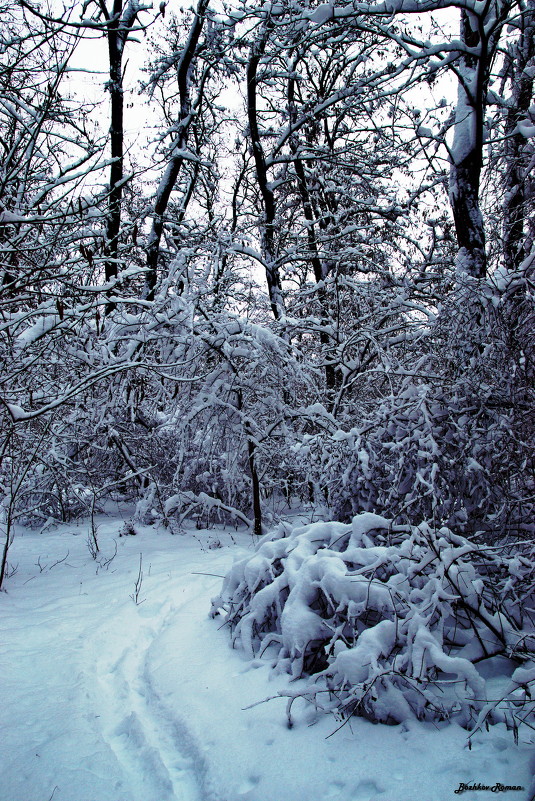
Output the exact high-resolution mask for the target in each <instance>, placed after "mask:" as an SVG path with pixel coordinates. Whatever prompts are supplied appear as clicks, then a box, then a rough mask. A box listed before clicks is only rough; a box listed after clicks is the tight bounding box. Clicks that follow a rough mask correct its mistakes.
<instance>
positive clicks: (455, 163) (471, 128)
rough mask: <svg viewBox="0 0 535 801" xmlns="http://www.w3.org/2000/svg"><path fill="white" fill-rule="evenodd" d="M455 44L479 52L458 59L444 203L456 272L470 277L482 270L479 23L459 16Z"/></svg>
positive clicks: (484, 57) (483, 77)
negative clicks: (454, 237)
mask: <svg viewBox="0 0 535 801" xmlns="http://www.w3.org/2000/svg"><path fill="white" fill-rule="evenodd" d="M461 41H462V42H463V43H464V44H465V45H467V46H468V47H471V48H476V47H477V48H479V49H480V53H479V56H478V57H476V56H473V55H471V54H467V53H464V54H463V55H462V56H461V58H460V71H459V91H458V101H457V109H456V118H455V132H454V141H453V151H452V160H451V167H450V201H451V207H452V212H453V219H454V222H455V231H456V233H457V243H458V245H459V250H460V253H459V269H460V271H461V272H464V273H466V274H467V275H470V276H472V277H473V278H483V277H484V276H485V274H486V270H487V257H486V252H485V229H484V226H483V216H482V214H481V209H480V203H479V190H480V181H481V168H482V166H483V130H484V128H483V126H484V121H485V104H486V101H485V94H486V88H487V81H488V69H489V63H488V54H487V52H486V50H487V48H486V43H485V41H484V40H483V37H482V35H481V31H480V29H479V20H478V18H476V17H475V15H471V16H469V15H468V13H467V12H466V11H465V10H464V9H463V10H462V11H461Z"/></svg>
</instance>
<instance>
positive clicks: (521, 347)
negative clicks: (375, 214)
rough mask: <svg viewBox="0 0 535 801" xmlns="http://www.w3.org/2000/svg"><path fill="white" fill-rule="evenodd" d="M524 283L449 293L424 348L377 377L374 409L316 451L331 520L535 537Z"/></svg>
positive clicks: (530, 308) (529, 313)
mask: <svg viewBox="0 0 535 801" xmlns="http://www.w3.org/2000/svg"><path fill="white" fill-rule="evenodd" d="M524 284H525V282H524V283H522V281H521V280H520V277H518V280H517V281H516V282H515V281H513V279H512V278H511V279H510V280H509V283H508V284H507V285H506V286H504V287H502V286H500V287H498V286H495V285H493V284H492V282H490V281H489V282H486V283H485V284H481V285H479V284H478V285H477V286H472V285H471V284H469V285H468V286H466V287H463V288H462V290H459V291H458V292H457V293H454V294H453V296H452V297H451V298H449V299H448V300H447V301H444V303H443V305H442V309H441V314H440V315H438V317H437V320H436V321H435V324H434V326H433V327H432V331H431V336H429V337H427V344H426V350H427V352H420V353H413V354H412V355H410V356H409V358H408V360H407V361H406V363H405V364H400V365H398V367H397V369H396V370H395V371H394V370H392V373H393V374H391V375H389V374H388V372H387V371H386V370H385V388H384V391H383V394H382V395H380V396H379V397H377V398H376V400H375V403H374V404H373V405H372V406H371V407H369V408H367V409H363V410H362V413H361V414H360V415H359V416H358V415H357V411H358V409H357V408H354V409H352V410H351V412H350V414H348V417H347V423H346V422H343V423H342V425H340V429H339V431H338V432H336V433H335V435H334V437H332V438H331V442H328V443H324V442H321V443H319V444H318V445H317V446H316V450H317V456H316V461H317V462H318V465H319V467H318V471H317V472H318V473H320V472H321V474H323V475H324V476H327V491H328V496H329V503H330V506H331V509H332V513H333V516H334V517H335V518H336V519H339V520H345V521H347V520H350V519H351V517H352V515H354V514H357V513H358V512H360V511H362V510H364V511H370V512H380V511H381V510H383V509H389V510H391V514H392V515H393V516H395V520H396V522H399V523H405V522H411V521H413V520H433V521H435V524H438V525H447V526H449V527H450V528H452V529H454V530H455V531H459V532H463V533H465V534H466V535H467V536H474V535H476V534H477V533H480V532H484V533H486V534H488V535H491V536H492V537H493V538H495V539H497V540H499V538H500V537H502V536H503V535H504V534H505V533H507V534H511V535H512V536H514V537H521V538H523V537H525V536H527V535H531V534H532V533H533V515H534V511H535V507H534V494H533V489H534V485H533V475H534V462H533V444H532V443H533V438H534V436H535V416H534V413H533V410H534V408H535V405H534V401H535V398H534V394H533V376H534V372H533V370H534V368H533V364H534V358H535V351H534V340H533V335H532V330H533V320H534V312H535V307H534V305H533V297H534V296H533V293H532V290H530V289H529V286H528V285H524ZM530 292H531V294H530ZM424 340H425V338H424ZM394 373H397V375H395V374H394ZM387 379H388V383H387ZM356 420H358V423H357V424H356V422H355V421H356Z"/></svg>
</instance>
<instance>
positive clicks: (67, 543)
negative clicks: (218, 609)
mask: <svg viewBox="0 0 535 801" xmlns="http://www.w3.org/2000/svg"><path fill="white" fill-rule="evenodd" d="M98 523H99V524H100V528H99V542H100V544H101V549H102V557H105V556H106V555H108V556H109V555H111V554H113V551H114V547H115V542H117V546H118V548H117V556H116V557H115V559H114V560H113V561H112V562H111V563H110V564H109V566H108V567H107V569H106V567H105V566H102V567H99V565H98V563H97V562H95V561H94V560H93V559H92V558H91V556H90V554H89V551H88V548H87V545H86V540H87V532H88V525H87V524H79V525H76V524H73V525H64V526H61V527H57V528H55V529H53V530H49V531H48V532H45V533H42V534H39V533H37V532H31V531H28V530H23V531H20V532H19V533H18V535H17V537H16V539H15V542H14V544H13V546H12V549H11V551H10V557H9V561H10V563H11V564H17V563H18V570H17V572H16V573H15V574H14V575H13V576H12V577H11V578H9V579H8V580H7V581H6V589H7V592H5V593H2V594H1V595H0V607H1V609H0V629H1V657H0V660H1V661H0V727H1V735H0V737H1V739H0V801H49V800H50V799H53V801H329V800H330V799H332V800H335V801H336V800H338V801H375V800H376V799H377V800H378V801H413V800H414V799H422V801H448V799H455V798H459V797H462V798H463V799H464V800H465V801H475V800H476V799H477V801H487V799H490V798H491V797H492V798H496V797H498V798H501V799H507V800H508V801H509V799H515V801H526V799H527V798H528V796H529V795H530V794H529V792H528V788H529V786H530V782H531V774H532V772H533V763H532V757H533V754H532V753H531V751H532V747H530V746H529V745H528V744H526V743H523V742H522V737H521V739H520V743H519V745H518V746H515V745H514V743H513V738H512V736H511V735H510V734H509V733H507V732H506V731H505V730H504V729H503V728H502V727H501V726H496V727H494V728H493V729H492V730H491V732H490V733H488V734H485V735H483V734H481V735H479V736H478V737H476V738H475V741H474V745H473V747H472V750H471V751H469V750H468V749H467V748H466V732H465V731H463V730H462V729H461V728H459V727H458V726H456V725H448V726H445V727H442V728H436V727H433V726H431V725H428V724H425V725H424V724H411V725H407V726H406V725H404V726H382V725H373V724H372V723H369V722H367V721H364V720H360V719H353V720H351V721H350V722H349V723H347V724H346V725H345V726H343V727H342V728H340V729H339V730H337V731H336V732H335V733H333V732H334V731H335V729H336V726H337V724H336V721H335V720H334V719H333V718H327V717H322V718H320V719H316V717H315V715H314V711H313V710H312V708H311V707H307V706H306V705H305V704H304V703H302V702H301V701H298V702H296V703H295V704H294V707H293V709H292V714H293V717H294V720H295V726H294V728H293V729H291V730H290V729H288V728H287V726H286V716H285V706H286V700H285V699H283V698H275V700H272V701H269V702H267V703H262V704H256V702H258V701H261V700H262V699H264V698H267V697H270V696H276V695H277V692H278V691H279V690H284V689H288V688H289V687H290V688H292V687H295V684H290V683H289V679H288V677H287V676H284V675H278V676H273V675H272V674H271V672H270V668H269V664H268V662H266V661H262V660H255V661H254V662H252V663H251V662H249V661H247V660H246V659H245V658H244V657H243V655H242V654H240V653H239V652H237V651H233V650H231V649H230V647H229V638H228V633H227V631H225V629H222V628H221V627H220V622H218V620H217V619H216V620H211V619H210V618H209V616H208V612H209V608H210V599H211V597H212V596H214V595H216V594H217V592H218V591H219V588H220V585H221V580H220V579H219V578H218V577H217V576H218V575H219V576H222V575H223V574H224V573H225V572H226V571H227V570H228V568H229V567H230V565H231V564H232V561H233V558H234V557H235V556H236V555H238V554H243V552H244V549H246V548H251V547H252V545H251V543H250V537H249V536H248V535H246V534H244V533H239V534H236V533H235V532H223V531H202V532H198V531H194V530H192V531H191V532H190V533H189V534H187V535H185V536H172V535H171V534H170V533H169V532H167V531H164V530H157V529H155V528H151V527H143V526H138V527H137V531H138V534H137V535H136V536H127V537H121V538H119V537H118V534H119V531H120V529H121V526H122V521H121V520H119V519H111V518H101V519H99V520H98ZM140 554H142V555H143V556H142V571H143V578H142V583H141V588H140V590H139V596H138V604H136V603H135V600H134V598H133V597H132V596H135V594H136V593H135V582H136V578H137V576H138V571H139V564H140ZM64 557H65V558H64ZM251 705H252V706H251ZM247 707H250V708H247ZM329 735H331V736H329ZM462 784H465V785H474V784H475V785H477V784H481V785H486V786H488V787H494V790H495V792H492V791H490V790H488V791H485V790H477V791H476V790H466V791H465V792H458V793H456V792H455V791H456V790H458V789H459V788H460V786H461V785H462ZM500 784H501V785H513V786H523V787H524V788H525V789H524V791H505V792H501V791H496V785H500Z"/></svg>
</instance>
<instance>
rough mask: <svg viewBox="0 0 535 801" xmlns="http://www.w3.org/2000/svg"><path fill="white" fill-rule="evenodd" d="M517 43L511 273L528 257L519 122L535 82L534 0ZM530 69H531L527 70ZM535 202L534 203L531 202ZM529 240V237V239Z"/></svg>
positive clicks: (509, 128) (509, 199)
mask: <svg viewBox="0 0 535 801" xmlns="http://www.w3.org/2000/svg"><path fill="white" fill-rule="evenodd" d="M520 24H521V34H520V39H519V41H518V43H516V44H515V45H514V47H513V50H512V52H511V53H510V54H509V55H510V59H511V63H510V71H511V73H510V78H511V82H512V98H511V105H510V106H509V108H508V111H507V120H506V129H505V130H506V142H505V170H506V172H505V201H504V223H503V224H504V233H503V235H504V261H505V266H506V268H507V269H508V270H515V269H517V268H518V267H519V266H520V264H521V263H522V262H523V261H524V259H525V257H526V256H527V252H528V249H529V246H530V245H531V244H532V243H531V242H529V241H528V243H527V244H528V248H526V238H527V237H528V233H529V232H528V230H526V229H527V227H528V225H529V218H530V210H531V209H532V207H531V206H530V192H529V190H528V185H527V171H528V169H529V160H530V156H531V153H530V150H531V149H530V148H529V147H527V146H526V145H527V141H526V138H525V137H524V136H523V135H522V134H521V133H520V132H519V131H518V130H517V126H518V123H519V121H520V120H522V119H526V118H527V117H528V109H529V108H530V105H531V102H532V97H533V89H534V80H533V72H532V70H530V69H529V66H532V65H533V63H534V62H535V0H529V3H528V7H527V9H526V11H525V14H524V15H523V16H522V19H521V22H520ZM527 68H528V69H527ZM532 202H533V201H532ZM528 239H529V237H528Z"/></svg>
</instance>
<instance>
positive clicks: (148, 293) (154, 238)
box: [145, 0, 209, 300]
mask: <svg viewBox="0 0 535 801" xmlns="http://www.w3.org/2000/svg"><path fill="white" fill-rule="evenodd" d="M208 2H209V0H199V4H198V6H197V11H196V13H195V19H194V20H193V24H192V26H191V29H190V33H189V37H188V41H187V44H186V46H185V47H184V50H183V53H182V56H181V59H180V62H179V65H178V69H177V81H178V90H179V95H180V112H179V120H178V128H179V133H178V136H177V139H176V141H175V144H174V146H173V151H174V155H173V152H171V158H170V159H169V162H168V164H167V168H166V170H165V173H164V175H163V177H162V179H161V181H160V185H159V186H158V189H157V192H156V199H155V202H154V216H153V221H152V229H151V232H150V235H149V242H148V246H147V278H146V288H145V297H146V299H147V300H153V299H154V290H155V288H156V282H157V280H158V258H159V255H160V242H161V239H162V234H163V229H164V214H165V212H166V209H167V206H168V203H169V198H170V197H171V192H172V191H173V189H174V187H175V184H176V181H177V178H178V176H179V173H180V170H181V168H182V165H183V163H184V158H183V156H182V155H181V151H182V150H183V149H184V148H185V147H186V145H187V141H188V134H189V127H190V124H191V122H192V119H193V117H192V114H191V98H190V92H189V75H190V71H191V68H192V66H193V63H194V59H195V54H196V51H197V45H198V43H199V38H200V35H201V32H202V29H203V25H204V19H205V12H206V9H207V7H208ZM190 190H191V191H190V192H189V193H188V194H189V197H191V194H192V191H193V186H191V187H190ZM188 199H189V198H188Z"/></svg>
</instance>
